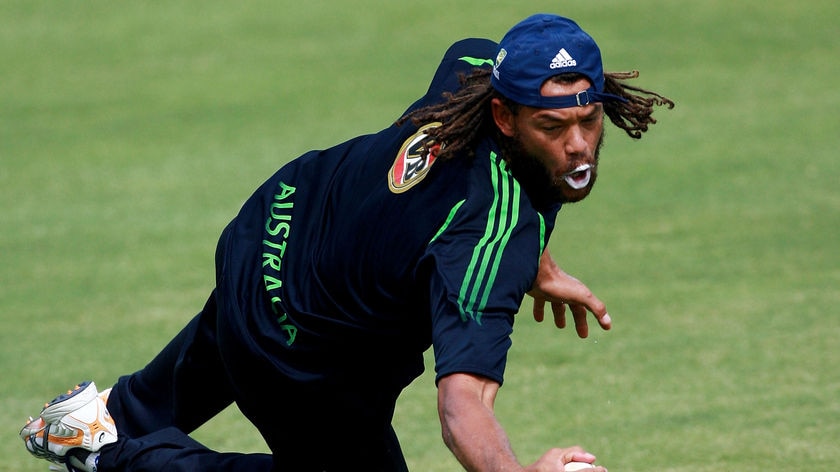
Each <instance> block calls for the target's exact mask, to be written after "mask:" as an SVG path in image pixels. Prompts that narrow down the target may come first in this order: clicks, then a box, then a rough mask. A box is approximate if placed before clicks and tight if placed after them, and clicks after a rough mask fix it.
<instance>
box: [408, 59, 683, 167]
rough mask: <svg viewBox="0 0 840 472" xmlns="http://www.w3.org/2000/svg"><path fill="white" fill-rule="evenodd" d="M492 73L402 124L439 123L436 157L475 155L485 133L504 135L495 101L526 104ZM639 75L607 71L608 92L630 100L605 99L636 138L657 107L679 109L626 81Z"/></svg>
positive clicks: (478, 74)
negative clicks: (502, 88)
mask: <svg viewBox="0 0 840 472" xmlns="http://www.w3.org/2000/svg"><path fill="white" fill-rule="evenodd" d="M490 73H491V72H490V70H488V69H476V70H475V71H473V73H472V74H470V75H468V76H462V77H461V85H462V86H461V88H460V89H459V90H458V91H457V92H455V93H451V92H446V93H444V94H443V97H444V99H445V101H444V102H442V103H439V104H435V105H430V106H427V107H424V108H419V109H417V110H414V111H412V112H410V113H408V114H407V115H405V116H403V117H402V118H400V119H399V120H397V125H402V124H403V123H405V122H407V121H409V120H411V122H412V123H413V124H415V125H417V126H421V125H424V124H427V123H433V122H439V123H441V125H440V126H438V127H437V128H431V129H429V130H428V131H427V133H428V135H429V136H430V137H431V138H432V139H434V140H435V141H436V142H439V143H443V144H444V146H443V147H442V148H441V150H440V153H439V154H438V155H437V156H436V157H437V158H438V159H448V158H451V157H453V156H456V155H458V154H459V153H460V152H462V151H466V153H467V155H469V156H471V155H472V154H473V152H474V151H473V150H474V149H475V145H476V144H477V142H478V141H479V140H480V139H481V138H482V136H486V135H487V134H490V135H492V136H495V137H499V135H500V134H501V133H500V132H499V130H498V128H497V127H496V125H495V123H494V121H493V116H492V114H491V111H490V101H491V100H492V99H493V98H499V99H500V100H502V102H503V103H505V105H507V106H508V107H509V108H510V109H511V111H512V112H513V113H517V112H518V110H519V106H520V105H519V104H518V103H515V102H513V101H511V100H509V99H508V98H506V97H504V96H503V95H501V94H500V93H499V92H497V91H496V90H495V89H494V88H493V87H492V86H491V85H490ZM638 76H639V72H638V71H632V72H612V73H605V74H604V79H605V87H604V91H605V92H607V93H610V94H613V95H618V96H620V97H622V98H624V99H626V100H627V101H626V103H623V102H620V101H610V102H605V103H604V113H605V114H606V115H607V116H608V117H609V119H610V121H612V123H613V124H614V125H616V126H617V127H619V128H621V129H623V130H624V131H625V132H626V133H627V135H628V136H630V137H631V138H634V139H639V138H641V137H642V133H644V132H645V131H647V130H648V127H649V126H650V125H652V124H654V123H656V119H655V118H654V117H653V107H654V106H667V107H668V108H674V102H673V101H671V100H669V99H668V98H665V97H663V96H662V95H659V94H658V93H655V92H651V91H649V90H645V89H642V88H638V87H634V86H631V85H627V84H626V83H624V81H625V80H627V79H634V78H636V77H638ZM579 77H581V76H580V75H578V74H562V75H559V76H555V79H557V80H560V81H571V82H573V81H574V80H577V79H578V78H579ZM502 141H504V139H502Z"/></svg>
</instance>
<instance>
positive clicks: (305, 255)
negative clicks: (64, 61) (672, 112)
mask: <svg viewBox="0 0 840 472" xmlns="http://www.w3.org/2000/svg"><path fill="white" fill-rule="evenodd" d="M491 66H492V67H491ZM631 76H633V75H632V74H625V75H616V74H608V75H607V76H605V75H604V73H603V70H602V66H601V56H600V51H599V49H598V47H597V45H596V44H595V42H594V40H592V38H591V37H589V35H587V34H586V33H585V32H583V31H582V30H581V29H580V28H579V27H578V25H577V24H575V23H574V22H572V21H571V20H568V19H565V18H561V17H557V16H552V15H536V16H532V17H530V18H528V19H526V20H524V21H523V22H521V23H520V24H518V25H516V26H515V27H514V28H512V29H511V30H510V31H509V32H508V33H507V34H506V35H505V37H504V38H503V39H502V41H501V43H500V44H499V45H497V44H495V43H494V42H492V41H488V40H480V39H469V40H464V41H460V42H458V43H456V44H454V45H453V46H452V47H451V48H450V49H449V50H448V51H447V53H446V55H445V56H444V58H443V61H442V63H441V65H440V67H439V68H438V71H437V72H436V74H435V76H434V78H433V80H432V83H431V86H430V87H429V90H428V91H427V93H426V94H425V95H424V96H423V97H422V98H420V99H419V100H418V101H417V102H415V103H414V104H413V105H412V106H411V107H410V108H409V109H408V110H407V112H406V114H405V115H404V116H403V118H402V119H400V120H399V121H398V123H396V124H394V125H393V126H391V127H389V128H387V129H385V130H382V131H380V132H378V133H376V134H371V135H366V136H360V137H358V138H355V139H352V140H350V141H347V142H345V143H343V144H340V145H338V146H335V147H333V148H330V149H327V150H324V151H313V152H310V153H307V154H305V155H303V156H301V157H299V158H298V159H296V160H294V161H293V162H291V163H290V164H288V165H286V166H284V167H283V168H281V169H280V170H279V171H278V172H277V173H276V174H275V175H274V176H272V177H271V178H270V179H269V180H268V181H267V182H265V183H264V184H263V185H262V186H261V187H260V188H259V189H258V190H257V191H256V192H255V193H254V194H253V195H252V196H251V198H250V199H248V201H246V203H245V204H244V205H243V207H242V209H241V211H240V213H239V215H238V216H237V217H236V218H234V220H233V221H232V222H231V223H230V224H229V225H228V226H227V228H225V230H224V231H223V233H222V236H221V238H220V241H219V245H218V249H217V252H216V268H217V271H216V288H215V289H214V290H213V292H212V293H211V295H210V298H209V299H208V301H207V304H206V305H205V307H204V309H203V310H202V311H201V312H200V313H199V314H198V315H197V316H196V317H195V318H194V319H193V320H192V321H191V322H190V323H189V324H188V325H187V326H186V327H185V328H184V330H183V331H181V333H179V334H178V335H177V336H176V337H175V338H174V339H173V340H172V341H171V342H170V343H169V345H167V346H166V347H165V348H164V350H163V351H162V352H161V353H160V354H159V355H158V356H157V357H156V358H155V359H154V360H152V361H151V363H149V365H147V366H146V367H145V368H144V369H142V370H140V371H138V372H136V373H134V374H132V375H129V376H124V377H122V378H120V379H119V381H118V382H117V383H116V385H114V386H113V388H112V389H108V390H106V391H104V392H102V393H100V392H98V391H97V390H96V386H95V385H94V384H93V383H84V384H81V385H80V386H78V387H77V388H76V389H74V390H71V391H70V392H68V393H67V394H66V395H62V396H60V397H58V398H56V399H55V400H53V401H52V402H50V403H48V404H47V406H46V407H45V408H44V410H43V411H42V413H41V415H40V417H39V418H37V419H35V420H32V421H30V422H29V423H27V425H26V426H25V427H24V428H23V430H22V431H21V436H22V437H23V439H24V441H25V444H26V447H27V449H28V450H29V451H30V452H32V453H33V454H35V455H36V456H39V457H44V458H47V459H49V460H51V461H53V462H57V463H61V464H65V465H66V466H67V468H68V469H69V470H95V469H96V468H97V467H98V470H100V471H111V470H122V471H135V470H278V471H280V470H291V471H310V470H312V471H322V470H328V471H332V470H388V471H391V470H406V469H407V468H406V464H405V460H404V459H403V455H402V452H401V451H400V447H399V442H398V441H397V438H396V435H395V433H394V430H393V428H392V427H391V419H392V415H393V412H394V407H395V403H396V400H397V397H398V395H399V393H400V392H401V390H402V389H403V388H404V387H405V386H406V385H408V384H409V383H410V382H411V381H412V380H413V379H414V378H416V377H417V376H418V375H420V373H421V372H422V371H423V368H424V367H423V357H422V354H423V352H424V351H425V350H426V349H428V348H429V347H430V346H433V347H434V354H435V370H436V381H437V386H438V409H439V415H440V421H441V426H442V432H443V439H444V441H445V443H446V445H447V446H448V447H449V448H450V449H451V451H452V452H453V454H454V455H455V456H456V457H457V459H458V461H460V463H461V464H462V465H463V466H464V468H465V469H467V470H478V471H485V470H546V471H560V470H563V468H564V467H563V466H564V464H566V463H568V462H571V461H582V462H587V463H592V462H593V461H594V460H595V457H594V456H593V455H591V454H589V453H588V452H585V451H584V450H583V449H581V448H579V447H570V448H563V449H560V448H555V449H551V450H549V451H548V452H546V453H545V455H543V457H541V458H540V459H539V460H538V461H537V462H535V463H534V464H532V465H530V466H528V467H527V468H523V466H521V465H520V464H519V463H518V461H517V460H516V458H515V456H514V454H513V452H512V449H511V447H510V445H509V444H508V440H507V436H506V434H505V432H504V430H503V429H502V427H501V425H500V424H499V423H498V422H497V421H496V419H495V416H494V415H493V403H494V400H495V397H496V393H497V391H498V389H499V387H500V386H501V384H502V381H503V373H504V368H505V360H506V356H507V351H508V348H509V347H510V334H511V332H512V327H513V318H514V314H515V313H516V312H517V311H518V309H519V306H520V304H521V301H522V298H523V296H524V294H525V293H526V292H527V293H530V294H531V295H532V296H533V297H534V299H535V304H534V307H535V308H534V315H535V317H536V318H537V320H538V321H540V320H542V318H543V307H544V304H545V303H546V302H550V303H551V304H552V308H553V310H554V314H555V322H556V323H557V325H558V326H559V327H562V326H564V324H565V305H566V304H568V305H569V306H570V307H571V311H572V314H573V316H574V319H575V324H576V326H577V329H578V333H579V335H581V336H582V337H585V336H586V335H587V330H588V327H587V323H586V317H587V310H589V311H591V312H592V313H593V314H594V315H595V317H596V318H597V320H598V322H599V324H600V325H601V327H603V328H604V329H609V328H610V326H611V320H610V318H609V315H607V312H606V309H605V307H604V305H603V303H601V301H600V300H598V299H597V298H596V297H595V296H594V295H592V293H591V292H590V291H589V290H588V289H587V288H586V286H585V285H583V284H582V283H580V282H578V281H577V280H576V279H574V278H572V277H570V276H568V275H567V274H565V273H564V272H562V271H561V270H560V269H559V268H558V267H557V266H556V265H555V264H554V262H553V261H552V259H551V256H550V255H549V253H548V252H547V251H546V244H547V242H548V238H549V235H550V233H551V231H552V229H553V227H554V219H555V215H556V213H557V211H559V209H560V207H561V205H562V204H563V203H568V202H575V201H579V200H581V199H583V198H585V197H586V196H587V195H588V194H589V192H590V190H591V189H592V186H593V184H594V183H595V180H596V177H597V164H598V154H599V149H600V145H601V142H602V139H603V120H604V115H605V114H606V115H607V116H609V117H610V119H611V120H612V121H613V123H615V124H616V125H618V126H619V127H621V128H623V129H625V131H626V132H627V133H628V134H630V135H631V136H635V137H639V136H640V135H641V133H642V132H644V131H646V130H647V126H648V125H649V124H651V123H654V122H655V120H653V118H652V117H651V111H652V108H653V106H655V105H663V104H666V105H672V103H671V102H670V101H668V100H667V99H665V98H663V97H661V96H659V95H656V94H653V93H651V92H647V91H644V90H641V89H638V88H633V87H630V86H627V85H625V84H623V83H622V82H621V80H622V79H624V78H629V77H631ZM232 402H236V404H237V406H238V407H239V408H240V410H241V411H242V412H243V413H244V414H245V416H246V417H247V418H248V419H249V420H250V421H251V422H252V423H253V424H254V425H255V426H256V427H257V429H258V430H259V431H260V433H261V434H262V436H263V437H264V438H265V441H266V443H267V444H268V446H269V448H270V449H271V454H234V453H218V452H215V451H211V450H209V449H207V448H205V447H203V446H202V445H200V444H198V443H196V442H195V441H194V440H192V439H191V438H190V437H189V436H188V434H189V433H190V432H191V431H193V430H194V429H196V428H197V427H199V426H200V425H201V424H203V423H205V422H206V421H207V420H209V419H210V418H212V417H213V416H214V415H216V414H217V413H218V412H220V411H221V410H222V409H224V408H225V407H227V406H228V405H229V404H230V403H232ZM106 405H107V407H106ZM593 467H594V466H593ZM595 470H604V469H603V468H600V467H595Z"/></svg>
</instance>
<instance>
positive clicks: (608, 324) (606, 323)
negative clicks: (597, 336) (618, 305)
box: [595, 312, 612, 331]
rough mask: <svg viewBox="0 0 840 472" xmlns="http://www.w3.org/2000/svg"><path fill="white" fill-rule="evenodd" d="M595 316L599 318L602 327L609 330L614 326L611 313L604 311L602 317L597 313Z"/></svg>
mask: <svg viewBox="0 0 840 472" xmlns="http://www.w3.org/2000/svg"><path fill="white" fill-rule="evenodd" d="M595 318H597V319H598V324H600V325H601V328H603V329H604V330H606V331H609V329H610V328H612V318H610V314H609V313H606V312H604V315H603V316H600V317H599V316H598V315H595Z"/></svg>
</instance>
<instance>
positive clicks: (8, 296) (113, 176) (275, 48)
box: [0, 0, 840, 472]
mask: <svg viewBox="0 0 840 472" xmlns="http://www.w3.org/2000/svg"><path fill="white" fill-rule="evenodd" d="M538 11H549V12H555V13H560V14H565V15H567V16H571V17H573V18H575V19H577V20H578V21H579V23H581V25H582V26H583V27H584V28H585V29H587V30H588V31H589V32H590V33H591V34H592V35H593V36H595V38H596V39H597V40H598V42H599V44H600V46H601V48H602V51H603V54H604V61H605V65H606V68H607V69H608V70H628V69H639V70H640V71H641V72H642V76H641V78H640V79H639V80H638V81H637V82H638V84H639V85H641V86H645V87H649V88H652V89H654V90H657V91H660V92H662V93H663V94H665V95H667V96H669V97H671V98H673V99H674V100H675V101H676V102H677V108H675V109H674V110H672V111H664V112H662V113H660V115H659V116H660V123H659V124H657V125H656V126H655V127H654V128H653V130H652V131H651V132H650V133H649V135H648V136H646V137H645V138H644V139H643V140H641V141H639V142H635V141H631V140H630V139H627V138H625V137H624V136H623V135H622V134H621V133H620V132H619V131H618V130H616V129H615V128H609V129H608V131H607V133H608V135H607V144H606V146H605V149H604V152H603V154H602V166H601V177H600V179H599V185H598V186H597V188H596V191H595V192H594V194H593V196H592V197H590V198H589V199H588V200H586V201H585V202H583V203H580V204H578V205H575V206H572V207H569V208H566V209H564V210H563V211H562V212H561V214H560V216H559V219H558V223H557V228H558V229H557V231H556V233H555V236H554V238H553V242H552V249H553V251H554V253H555V255H556V257H557V258H558V260H559V261H560V263H561V265H562V266H563V267H564V268H565V269H566V270H567V271H569V272H571V273H573V274H575V275H576V276H578V277H579V278H581V279H582V280H584V281H585V282H587V283H588V284H589V286H590V287H591V288H592V289H593V290H594V291H595V292H596V294H598V295H599V296H600V297H601V298H602V299H603V300H604V301H605V302H606V303H607V305H608V307H609V308H610V314H611V315H612V318H613V320H614V323H615V327H614V329H613V330H612V331H610V332H606V333H605V332H600V331H595V332H594V333H593V336H591V337H590V338H589V339H587V340H579V339H577V338H576V337H575V336H574V334H573V332H572V331H571V330H565V331H558V330H556V329H554V328H553V325H551V324H550V323H545V324H543V325H537V324H536V323H535V322H534V321H533V319H531V317H530V315H529V314H528V312H527V311H528V309H529V305H527V304H526V306H525V307H524V309H523V313H522V315H521V317H520V319H519V320H518V322H517V328H516V332H515V333H514V348H513V350H512V352H511V355H510V360H509V368H508V374H507V378H506V384H505V386H504V387H503V389H502V391H501V393H500V397H499V400H498V404H497V411H498V415H499V417H500V418H501V421H502V423H503V424H504V425H505V426H506V428H507V429H508V432H509V433H510V436H511V438H512V442H513V445H514V448H515V450H516V451H517V453H518V455H519V456H520V458H521V459H522V460H523V461H526V462H531V461H533V460H535V459H536V458H537V457H539V455H541V454H542V452H544V451H545V450H547V449H548V448H550V447H552V446H566V445H571V444H581V445H583V446H585V447H586V448H588V449H589V450H591V451H593V452H595V453H596V454H597V455H598V456H599V462H601V463H602V464H604V465H606V466H607V467H609V469H610V471H611V472H631V471H646V470H655V471H680V472H689V471H690V472H700V471H738V472H758V471H762V472H763V471H773V470H815V471H836V470H838V469H840V448H838V441H840V348H838V347H839V346H838V342H837V339H838V338H840V319H838V311H840V310H838V306H840V245H838V242H840V237H838V236H840V188H838V182H840V180H838V175H840V159H838V157H837V149H838V147H840V135H838V131H837V128H838V124H840V121H838V111H840V88H838V87H837V81H838V76H840V59H838V50H839V49H838V48H840V33H838V30H837V26H836V21H837V18H838V17H840V3H838V2H836V1H830V0H813V1H809V2H788V1H781V0H770V1H767V0H750V1H720V0H710V1H704V2H677V1H666V0H661V1H655V0H637V1H634V2H624V1H619V0H605V1H599V2H590V1H579V0H571V1H568V2H555V1H552V2H549V1H545V0H532V1H528V2H498V1H486V0H484V1H479V0H470V1H458V2H453V1H441V0H429V1H426V2H397V1H392V2H374V1H371V0H362V1H360V2H327V1H324V0H314V1H310V2H303V3H301V2H291V1H280V2H269V1H261V2H258V1H246V2H235V3H234V2H222V1H204V2H193V1H186V2H159V1H151V2H133V3H116V2H103V1H91V2H78V1H71V2H46V1H24V0H8V1H4V2H0V198H2V200H0V201H2V208H0V323H2V327H3V329H2V330H0V375H2V381H0V401H1V403H0V406H1V408H0V426H2V428H0V433H2V434H0V470H3V471H6V470H8V471H43V470H46V463H43V462H40V463H39V462H38V461H36V460H34V459H32V458H31V457H29V455H28V454H27V453H26V452H25V451H24V449H23V447H22V444H21V443H20V441H19V440H18V439H17V432H18V430H19V428H20V426H22V424H23V421H24V420H25V419H26V416H27V415H30V414H33V415H34V414H36V413H37V412H38V411H39V407H40V405H41V404H42V403H43V402H44V401H46V400H48V399H50V398H52V396H54V395H55V394H57V393H59V392H60V391H61V390H63V389H66V388H67V387H68V386H70V384H72V383H73V382H76V381H79V380H82V379H86V378H92V379H94V380H96V382H97V383H98V384H99V385H101V386H105V385H109V384H110V383H112V382H113V381H115V380H116V378H117V377H118V376H119V375H122V374H124V373H128V372H131V371H133V370H136V369H139V368H141V367H142V366H143V365H144V364H145V362H147V361H148V360H150V359H151V357H152V356H153V355H154V354H155V353H156V352H157V351H158V350H159V349H160V348H161V347H162V346H163V345H164V344H165V343H166V342H167V341H168V340H169V338H170V337H171V336H172V335H174V334H175V333H176V332H177V331H178V330H179V329H180V327H181V326H182V325H183V324H184V323H185V322H186V321H187V320H188V319H190V318H191V317H192V316H193V314H194V313H195V312H196V311H197V310H198V309H199V308H200V307H201V305H202V304H203V302H204V299H205V297H206V295H207V294H208V293H209V290H210V289H211V285H212V283H213V261H212V256H213V249H214V246H215V242H216V238H217V236H218V234H219V232H220V231H221V229H222V227H223V226H224V225H225V224H226V222H227V221H228V220H229V218H231V217H232V216H233V215H234V213H235V212H236V210H237V209H238V207H239V205H240V204H241V202H242V201H243V200H244V199H245V198H246V197H247V196H248V195H249V194H250V192H251V191H252V190H253V189H254V188H255V187H256V186H257V185H258V184H259V183H261V182H262V180H263V179H265V178H266V177H267V176H268V175H270V174H271V173H272V172H273V171H274V170H275V169H276V168H277V167H279V166H280V165H281V164H282V163H284V162H285V161H287V160H288V159H290V158H293V157H295V156H297V155H299V154H300V153H302V152H304V151H306V150H308V149H312V148H321V147H325V146H329V145H332V144H335V143H337V142H339V141H341V140H344V139H346V138H349V137H352V136H355V135H357V134H361V133H366V132H371V131H376V130H378V129H380V128H381V127H383V126H385V125H387V124H388V123H389V122H390V121H391V120H393V119H395V118H396V117H397V116H398V115H399V114H400V112H401V111H402V110H403V109H404V108H405V107H406V106H407V105H408V103H410V101H412V100H413V99H415V98H416V97H418V96H419V95H420V94H422V92H424V91H425V88H426V86H427V84H428V80H429V79H430V78H431V74H432V72H433V71H434V68H435V67H436V65H437V62H438V60H439V58H440V56H441V55H442V53H443V51H444V50H445V48H446V47H447V46H448V45H449V44H450V43H451V42H453V41H454V40H457V39H460V38H462V37H467V36H480V37H489V38H493V39H496V40H498V39H500V37H501V35H502V34H503V33H504V32H505V31H506V30H507V29H508V28H509V27H510V26H511V25H512V24H513V23H515V22H516V21H518V20H519V19H521V18H524V17H525V16H527V15H528V14H531V13H534V12H538ZM429 368H430V369H431V364H429ZM395 426H396V428H397V432H398V434H399V435H400V437H401V439H402V442H403V446H404V450H405V453H406V456H407V458H408V461H409V465H410V466H411V468H412V470H415V471H421V472H428V471H451V470H459V467H458V465H457V463H456V462H455V461H454V460H453V459H452V458H451V457H450V455H449V453H448V451H447V450H446V449H445V447H444V446H443V444H442V442H441V440H440V439H439V436H440V433H439V426H438V424H437V417H436V411H435V391H434V386H433V381H432V377H431V375H430V373H427V375H425V376H423V377H422V378H421V379H419V380H418V381H417V382H416V383H415V384H413V385H412V386H411V387H410V388H409V389H408V390H407V391H406V392H405V394H404V395H403V397H402V399H401V401H400V403H399V405H398V411H397V415H396V419H395ZM196 437H197V438H198V439H199V440H201V441H203V442H205V443H206V444H207V445H209V446H211V447H213V448H218V449H221V450H228V451H264V450H265V446H264V445H263V444H262V443H261V442H260V439H259V436H258V435H257V434H256V432H255V431H254V430H253V428H252V427H251V426H250V425H249V424H248V423H247V422H246V421H245V420H244V419H242V418H241V417H240V416H238V412H237V411H236V410H235V409H229V410H227V411H226V412H225V413H224V414H223V415H221V416H220V417H218V418H216V419H215V420H213V421H212V422H211V423H209V424H208V425H206V426H205V427H203V428H202V429H200V430H199V431H198V432H197V433H196ZM324 447H326V448H329V445H328V444H325V445H324Z"/></svg>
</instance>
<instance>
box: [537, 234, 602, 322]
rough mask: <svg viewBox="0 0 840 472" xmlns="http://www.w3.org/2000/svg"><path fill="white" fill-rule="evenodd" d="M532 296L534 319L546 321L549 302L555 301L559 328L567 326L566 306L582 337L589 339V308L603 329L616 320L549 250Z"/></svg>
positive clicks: (555, 312) (552, 309) (552, 305)
mask: <svg viewBox="0 0 840 472" xmlns="http://www.w3.org/2000/svg"><path fill="white" fill-rule="evenodd" d="M528 295H530V296H532V297H533V298H534V319H535V320H537V321H538V322H542V321H543V319H544V318H545V304H546V302H548V303H550V304H551V311H552V312H553V314H554V324H555V325H557V327H558V328H565V327H566V305H569V308H570V310H571V312H572V316H573V318H574V320H575V329H576V330H577V333H578V336H580V337H581V338H585V337H587V336H588V335H589V325H588V323H587V321H586V316H587V311H591V312H592V314H593V315H595V318H596V319H597V320H598V323H599V324H600V325H601V328H603V329H610V328H611V327H612V320H611V319H610V315H609V314H607V307H606V306H605V305H604V303H603V302H602V301H601V300H599V299H598V297H596V296H595V295H594V294H593V293H592V291H591V290H589V288H588V287H587V286H586V285H584V284H583V283H582V282H581V281H580V280H578V279H576V278H574V277H572V276H571V275H569V274H567V273H565V272H563V270H562V269H560V267H558V266H557V263H555V262H554V259H552V258H551V254H550V253H549V252H548V249H546V250H545V251H543V253H542V256H541V257H540V268H539V271H538V272H537V279H536V280H535V281H534V286H533V288H532V289H531V291H530V292H528Z"/></svg>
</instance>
